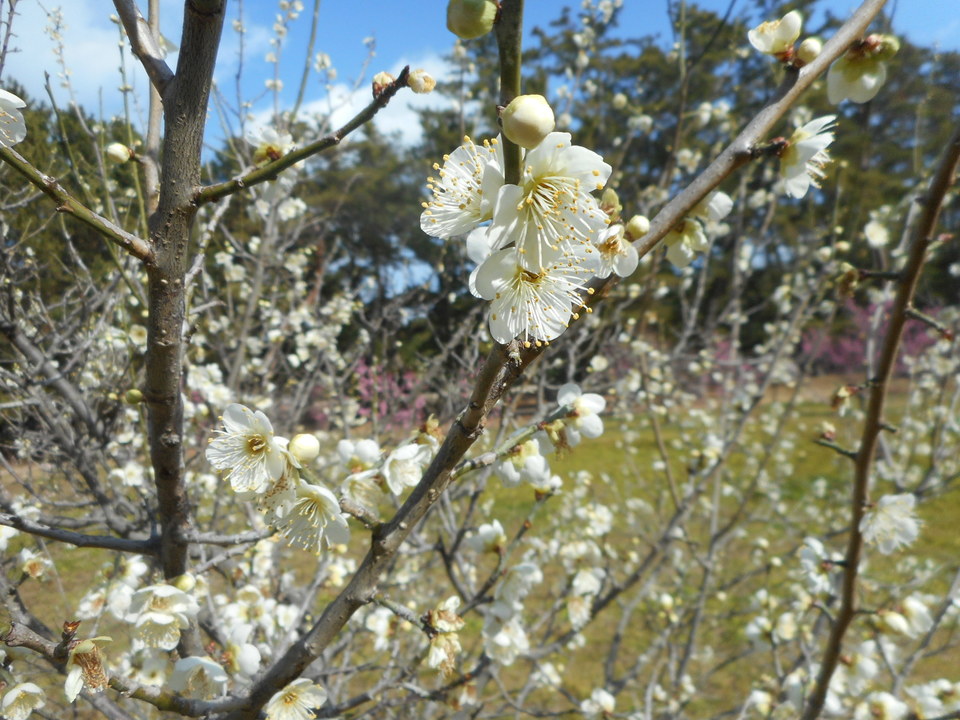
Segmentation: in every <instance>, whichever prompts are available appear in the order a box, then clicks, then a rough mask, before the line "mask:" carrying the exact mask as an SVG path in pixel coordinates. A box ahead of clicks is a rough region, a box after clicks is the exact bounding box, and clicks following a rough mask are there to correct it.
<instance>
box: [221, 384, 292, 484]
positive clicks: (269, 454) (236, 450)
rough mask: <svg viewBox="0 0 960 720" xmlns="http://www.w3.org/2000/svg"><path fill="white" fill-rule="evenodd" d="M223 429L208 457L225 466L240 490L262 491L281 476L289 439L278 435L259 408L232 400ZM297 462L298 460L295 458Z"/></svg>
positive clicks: (286, 460)
mask: <svg viewBox="0 0 960 720" xmlns="http://www.w3.org/2000/svg"><path fill="white" fill-rule="evenodd" d="M222 420H223V430H217V431H216V432H217V433H218V434H219V436H218V437H215V438H214V439H213V440H211V441H210V445H209V446H208V447H207V453H206V455H207V461H208V462H209V463H210V464H211V465H213V467H215V468H216V469H217V470H226V471H227V479H228V480H229V481H230V486H231V487H232V488H233V489H234V490H236V491H237V492H260V491H261V490H262V489H263V488H264V487H265V486H266V485H267V484H268V483H269V482H270V481H276V480H279V479H280V476H281V475H283V472H284V470H285V469H286V466H287V462H288V460H290V461H292V458H290V456H289V454H288V453H287V452H286V449H285V446H286V440H285V439H283V438H275V437H274V435H273V425H271V424H270V420H269V419H268V418H267V416H266V415H264V414H263V413H262V412H260V411H259V410H251V409H250V408H248V407H246V406H244V405H240V404H237V403H233V404H231V405H228V406H227V407H226V409H225V410H224V411H223V418H222ZM292 462H295V461H292Z"/></svg>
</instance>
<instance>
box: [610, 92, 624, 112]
mask: <svg viewBox="0 0 960 720" xmlns="http://www.w3.org/2000/svg"><path fill="white" fill-rule="evenodd" d="M610 104H611V105H613V107H614V108H615V109H617V110H623V109H624V108H625V107H626V106H627V96H626V95H624V94H623V93H617V94H616V95H614V96H613V100H611V101H610Z"/></svg>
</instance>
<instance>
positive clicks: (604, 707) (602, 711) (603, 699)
mask: <svg viewBox="0 0 960 720" xmlns="http://www.w3.org/2000/svg"><path fill="white" fill-rule="evenodd" d="M616 703H617V701H616V699H615V698H614V697H613V695H611V694H610V693H609V692H607V691H606V690H604V689H603V688H596V689H595V690H594V691H593V692H592V693H590V697H589V698H588V699H587V700H584V701H583V702H582V703H580V712H582V713H583V714H584V715H586V716H587V717H588V718H597V717H603V716H610V715H612V714H613V711H614V709H615V708H616Z"/></svg>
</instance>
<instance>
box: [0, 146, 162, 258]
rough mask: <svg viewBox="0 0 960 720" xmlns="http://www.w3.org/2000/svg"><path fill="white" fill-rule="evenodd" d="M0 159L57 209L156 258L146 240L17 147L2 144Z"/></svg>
mask: <svg viewBox="0 0 960 720" xmlns="http://www.w3.org/2000/svg"><path fill="white" fill-rule="evenodd" d="M0 160H3V161H4V162H5V163H7V164H8V165H9V166H10V167H12V168H13V169H14V170H16V171H17V172H18V173H20V175H22V176H23V177H24V178H26V180H27V181H28V182H29V183H30V184H31V185H33V186H34V187H36V188H38V189H39V190H41V191H42V192H43V193H44V194H45V195H46V196H47V197H49V198H50V199H51V200H53V201H54V202H56V203H57V212H60V213H67V214H69V215H72V216H73V217H75V218H76V219H77V220H79V221H80V222H82V223H83V224H84V225H86V226H88V227H91V228H93V229H94V230H96V231H97V232H98V233H100V234H101V235H103V236H104V237H105V238H107V239H108V240H110V241H112V242H113V243H115V244H116V245H119V246H120V247H121V248H123V249H124V250H126V251H127V252H128V253H130V254H131V255H133V256H134V257H135V258H137V259H138V260H141V261H142V262H143V263H144V264H146V265H150V264H151V263H152V262H153V249H152V248H151V247H150V245H149V243H147V242H146V241H145V240H143V239H141V238H139V237H137V236H136V235H133V234H131V233H128V232H127V231H126V230H124V229H123V228H121V227H118V226H117V225H114V224H113V223H112V222H110V221H109V220H107V219H106V218H104V217H101V216H100V215H97V213H95V212H93V210H91V209H90V208H88V207H87V206H86V205H84V204H83V203H82V202H80V201H79V200H77V199H76V198H74V197H73V196H72V195H70V193H68V192H67V191H66V190H65V189H64V187H63V186H62V185H61V184H60V183H59V182H57V180H56V178H53V177H50V176H49V175H44V174H43V173H41V172H40V171H39V170H37V169H36V168H35V167H34V166H33V165H31V164H30V162H29V161H28V160H27V159H26V158H24V157H23V156H22V155H21V154H20V153H18V152H17V151H16V150H14V149H13V148H8V147H3V146H0Z"/></svg>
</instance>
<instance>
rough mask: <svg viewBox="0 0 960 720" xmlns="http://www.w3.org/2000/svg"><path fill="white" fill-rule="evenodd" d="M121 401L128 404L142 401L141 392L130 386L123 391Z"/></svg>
mask: <svg viewBox="0 0 960 720" xmlns="http://www.w3.org/2000/svg"><path fill="white" fill-rule="evenodd" d="M123 401H124V402H125V403H127V404H128V405H137V404H139V403H142V402H143V393H142V392H140V391H139V390H137V389H136V388H130V389H129V390H127V392H126V393H124V395H123Z"/></svg>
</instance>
